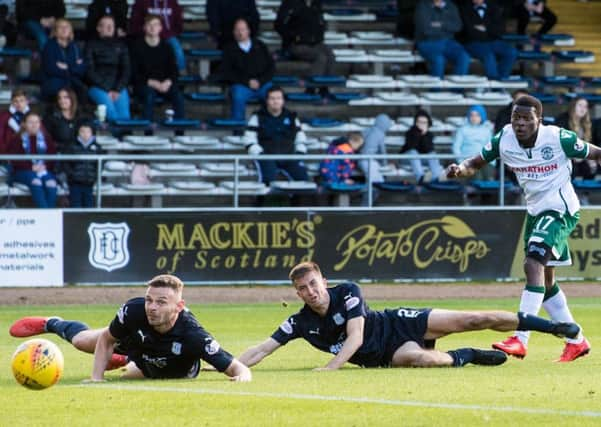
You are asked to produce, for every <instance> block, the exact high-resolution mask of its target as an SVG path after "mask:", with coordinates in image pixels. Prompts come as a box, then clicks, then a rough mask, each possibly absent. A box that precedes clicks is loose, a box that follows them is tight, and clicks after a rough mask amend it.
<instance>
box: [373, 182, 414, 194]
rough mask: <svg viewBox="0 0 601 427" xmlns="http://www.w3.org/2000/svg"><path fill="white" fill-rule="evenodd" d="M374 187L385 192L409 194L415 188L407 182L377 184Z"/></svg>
mask: <svg viewBox="0 0 601 427" xmlns="http://www.w3.org/2000/svg"><path fill="white" fill-rule="evenodd" d="M374 186H375V187H377V188H379V189H380V190H384V191H394V192H398V193H407V192H410V191H413V190H414V188H415V186H414V185H413V184H409V183H406V182H394V181H392V182H375V183H374Z"/></svg>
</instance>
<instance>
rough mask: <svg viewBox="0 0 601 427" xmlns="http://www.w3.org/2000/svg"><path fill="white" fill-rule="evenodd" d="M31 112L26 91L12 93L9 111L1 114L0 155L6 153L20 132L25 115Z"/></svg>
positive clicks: (18, 90) (16, 90)
mask: <svg viewBox="0 0 601 427" xmlns="http://www.w3.org/2000/svg"><path fill="white" fill-rule="evenodd" d="M28 112H29V99H28V98H27V94H26V93H25V91H23V90H21V89H15V90H13V91H12V94H11V98H10V105H9V107H8V110H7V111H3V112H2V113H0V153H5V152H6V149H7V147H8V143H9V142H10V141H11V140H12V139H13V137H14V136H15V135H16V134H17V133H19V132H20V130H21V123H23V118H24V117H25V114H27V113H28Z"/></svg>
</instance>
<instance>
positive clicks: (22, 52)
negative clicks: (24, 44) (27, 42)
mask: <svg viewBox="0 0 601 427" xmlns="http://www.w3.org/2000/svg"><path fill="white" fill-rule="evenodd" d="M31 54H32V52H31V50H30V49H22V48H18V47H5V48H2V49H0V56H5V57H17V58H29V57H31Z"/></svg>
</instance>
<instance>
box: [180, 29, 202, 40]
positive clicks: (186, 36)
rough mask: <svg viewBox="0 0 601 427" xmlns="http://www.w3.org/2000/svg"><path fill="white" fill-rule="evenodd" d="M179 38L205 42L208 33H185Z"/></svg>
mask: <svg viewBox="0 0 601 427" xmlns="http://www.w3.org/2000/svg"><path fill="white" fill-rule="evenodd" d="M178 38H179V39H180V40H204V39H206V38H207V33H205V32H204V31H184V32H182V33H181V34H180V35H179V36H178Z"/></svg>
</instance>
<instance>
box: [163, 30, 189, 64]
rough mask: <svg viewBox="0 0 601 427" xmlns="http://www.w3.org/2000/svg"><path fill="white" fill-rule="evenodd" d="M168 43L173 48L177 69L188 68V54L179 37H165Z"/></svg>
mask: <svg viewBox="0 0 601 427" xmlns="http://www.w3.org/2000/svg"><path fill="white" fill-rule="evenodd" d="M165 41H166V42H167V44H168V45H169V46H171V49H173V54H174V55H175V63H176V64H177V69H178V70H180V71H182V70H185V69H186V55H185V54H184V49H183V48H182V45H181V44H180V42H179V40H178V39H177V37H169V38H168V39H165Z"/></svg>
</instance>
